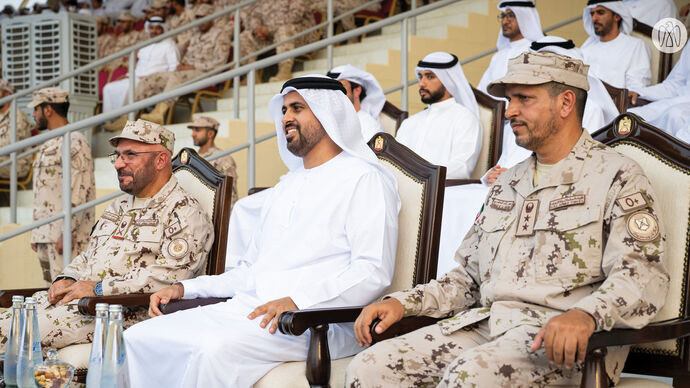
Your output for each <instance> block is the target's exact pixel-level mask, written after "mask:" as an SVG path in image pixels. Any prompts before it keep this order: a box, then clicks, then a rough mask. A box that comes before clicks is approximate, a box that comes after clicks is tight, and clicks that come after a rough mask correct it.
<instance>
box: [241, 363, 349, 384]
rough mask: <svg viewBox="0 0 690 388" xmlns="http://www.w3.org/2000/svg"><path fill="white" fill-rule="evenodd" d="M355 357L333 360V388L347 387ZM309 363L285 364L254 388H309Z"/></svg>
mask: <svg viewBox="0 0 690 388" xmlns="http://www.w3.org/2000/svg"><path fill="white" fill-rule="evenodd" d="M352 358H353V357H345V358H340V359H337V360H331V379H330V380H329V382H328V383H329V385H330V386H331V388H336V387H344V386H345V371H346V370H347V366H348V364H350V361H351V360H352ZM306 368H307V363H306V362H304V361H297V362H284V363H282V364H280V365H278V366H277V367H275V368H273V369H272V370H271V371H270V372H269V373H268V374H266V375H265V376H264V377H262V378H261V380H259V381H257V382H256V384H254V388H276V387H290V388H309V383H308V382H307V379H306V378H305V377H304V370H305V369H306Z"/></svg>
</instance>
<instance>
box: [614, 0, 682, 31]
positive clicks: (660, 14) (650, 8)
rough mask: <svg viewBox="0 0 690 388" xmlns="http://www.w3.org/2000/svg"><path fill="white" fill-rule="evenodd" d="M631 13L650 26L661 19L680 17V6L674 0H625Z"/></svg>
mask: <svg viewBox="0 0 690 388" xmlns="http://www.w3.org/2000/svg"><path fill="white" fill-rule="evenodd" d="M623 2H624V3H625V5H626V6H627V7H628V9H629V10H630V15H632V17H633V18H634V19H637V21H640V22H642V23H644V24H646V25H648V26H650V27H654V25H655V24H656V23H657V22H658V21H659V20H661V19H664V18H676V19H678V8H676V4H675V2H674V1H673V0H623Z"/></svg>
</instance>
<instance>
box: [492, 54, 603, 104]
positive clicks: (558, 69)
mask: <svg viewBox="0 0 690 388" xmlns="http://www.w3.org/2000/svg"><path fill="white" fill-rule="evenodd" d="M588 70H589V65H585V64H584V62H582V61H581V60H579V59H575V58H570V57H566V56H563V55H559V54H554V53H550V52H537V53H531V52H524V53H522V54H520V55H518V56H517V57H515V58H511V59H510V60H508V72H507V73H506V75H505V76H504V77H503V78H499V79H497V80H495V81H494V82H491V83H490V84H489V86H488V87H487V91H488V92H489V94H491V95H492V96H495V97H505V93H506V85H508V84H518V85H541V84H545V83H547V82H552V81H553V82H558V83H562V84H565V85H568V86H573V87H576V88H580V89H583V90H589V82H588V81H587V72H588Z"/></svg>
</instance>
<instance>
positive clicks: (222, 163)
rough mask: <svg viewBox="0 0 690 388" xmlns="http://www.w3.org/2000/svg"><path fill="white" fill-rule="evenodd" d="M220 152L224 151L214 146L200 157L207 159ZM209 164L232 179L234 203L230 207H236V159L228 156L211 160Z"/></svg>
mask: <svg viewBox="0 0 690 388" xmlns="http://www.w3.org/2000/svg"><path fill="white" fill-rule="evenodd" d="M219 152H223V150H221V149H220V148H218V147H216V146H215V145H214V146H212V147H211V148H209V149H208V151H206V152H205V153H203V154H199V155H200V156H201V157H203V158H205V159H206V158H209V157H211V156H213V155H215V154H217V153H219ZM209 163H211V165H212V166H213V167H215V168H216V170H218V171H220V172H222V173H223V174H225V175H228V176H231V177H232V202H231V205H230V206H231V207H232V206H235V202H237V165H236V164H235V159H233V158H232V155H226V156H223V157H220V158H218V159H215V160H209Z"/></svg>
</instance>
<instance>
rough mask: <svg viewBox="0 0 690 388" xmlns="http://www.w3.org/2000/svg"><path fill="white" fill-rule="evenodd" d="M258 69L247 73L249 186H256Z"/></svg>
mask: <svg viewBox="0 0 690 388" xmlns="http://www.w3.org/2000/svg"><path fill="white" fill-rule="evenodd" d="M255 74H256V70H254V69H252V70H251V71H250V72H249V73H248V74H247V141H248V142H249V149H248V150H247V185H248V186H247V187H249V188H252V187H254V186H256V134H255V130H254V129H255V128H254V125H255V123H254V75H255Z"/></svg>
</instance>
